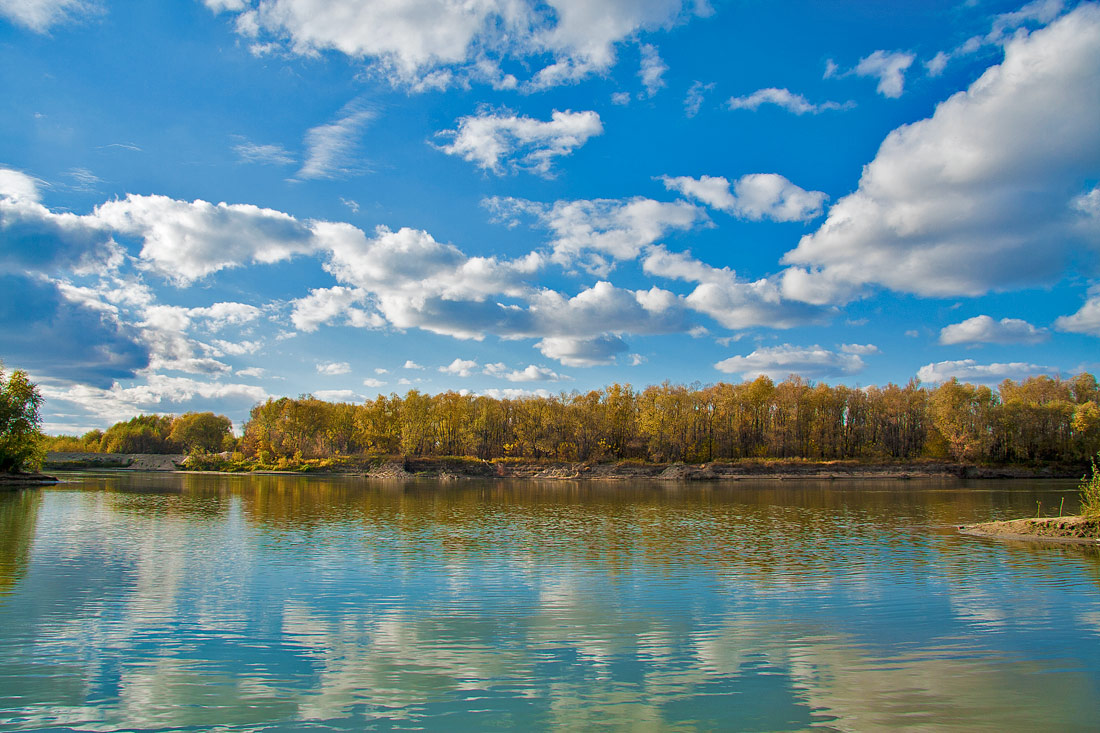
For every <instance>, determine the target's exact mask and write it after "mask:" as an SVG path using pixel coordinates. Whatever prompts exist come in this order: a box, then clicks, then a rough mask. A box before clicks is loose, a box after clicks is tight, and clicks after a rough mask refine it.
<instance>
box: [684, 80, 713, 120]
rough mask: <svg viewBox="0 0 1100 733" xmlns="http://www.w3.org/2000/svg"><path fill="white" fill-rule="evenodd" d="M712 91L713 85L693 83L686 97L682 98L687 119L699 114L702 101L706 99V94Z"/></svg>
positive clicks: (699, 82)
mask: <svg viewBox="0 0 1100 733" xmlns="http://www.w3.org/2000/svg"><path fill="white" fill-rule="evenodd" d="M712 89H714V83H713V82H712V83H710V84H704V83H703V82H701V81H693V82H692V83H691V87H690V88H689V89H688V91H687V96H686V97H684V114H685V115H687V116H688V117H694V116H695V115H697V114H699V110H700V109H702V107H703V100H704V99H705V97H706V93H707V92H709V91H711V90H712Z"/></svg>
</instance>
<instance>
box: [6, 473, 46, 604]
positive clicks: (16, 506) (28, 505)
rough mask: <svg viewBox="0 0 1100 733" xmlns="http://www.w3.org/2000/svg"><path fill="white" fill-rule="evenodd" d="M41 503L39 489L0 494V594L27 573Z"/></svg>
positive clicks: (9, 589) (8, 590) (9, 590)
mask: <svg viewBox="0 0 1100 733" xmlns="http://www.w3.org/2000/svg"><path fill="white" fill-rule="evenodd" d="M41 504H42V492H41V490H39V489H24V490H22V491H10V492H0V595H3V594H6V593H9V592H11V589H12V587H13V586H15V584H16V583H17V582H19V579H20V578H21V577H23V574H24V573H25V572H26V571H27V560H28V556H29V555H30V551H31V544H32V543H33V542H34V530H35V526H36V524H37V522H38V507H39V506H40V505H41Z"/></svg>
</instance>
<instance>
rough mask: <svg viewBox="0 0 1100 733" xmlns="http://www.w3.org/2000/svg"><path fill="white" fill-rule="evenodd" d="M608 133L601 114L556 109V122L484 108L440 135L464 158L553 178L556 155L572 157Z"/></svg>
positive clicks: (489, 168) (500, 170)
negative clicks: (586, 144) (595, 137)
mask: <svg viewBox="0 0 1100 733" xmlns="http://www.w3.org/2000/svg"><path fill="white" fill-rule="evenodd" d="M602 133H603V124H602V123H601V122H600V116H599V114H597V113H596V112H591V111H589V112H573V111H570V110H566V111H565V112H559V111H557V110H554V112H553V113H552V114H551V115H550V120H549V121H548V122H544V121H542V120H536V119H532V118H530V117H520V116H518V115H516V114H515V113H513V112H511V111H510V110H504V111H501V112H490V111H483V112H481V113H479V114H477V115H472V116H469V117H461V118H459V120H458V125H457V128H456V129H454V130H443V131H441V132H439V133H437V135H439V136H442V137H448V138H450V139H451V143H450V144H449V145H443V146H441V147H440V150H442V151H443V152H445V153H447V154H448V155H457V156H460V157H461V158H462V159H463V160H467V161H470V162H471V163H474V164H476V165H477V166H478V167H479V168H481V169H482V170H487V171H491V172H493V173H496V174H498V175H500V174H502V173H504V172H505V171H506V170H510V171H516V170H530V171H533V172H535V173H538V174H540V175H543V176H549V175H550V173H551V166H552V165H553V162H554V159H555V158H560V157H562V156H565V155H569V154H570V153H572V152H573V151H574V150H576V149H577V148H579V147H581V146H582V145H584V144H585V143H586V142H588V139H589V138H590V137H593V136H595V135H600V134H602Z"/></svg>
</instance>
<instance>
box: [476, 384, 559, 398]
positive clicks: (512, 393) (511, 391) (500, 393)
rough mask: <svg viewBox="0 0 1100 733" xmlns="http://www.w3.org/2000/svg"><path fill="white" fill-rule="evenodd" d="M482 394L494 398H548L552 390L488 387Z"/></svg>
mask: <svg viewBox="0 0 1100 733" xmlns="http://www.w3.org/2000/svg"><path fill="white" fill-rule="evenodd" d="M481 394H483V395H485V396H486V397H492V398H493V399H494V400H522V399H525V398H529V397H542V398H544V399H545V398H547V397H549V396H550V392H549V391H548V390H545V389H522V388H520V387H505V388H504V389H495V388H493V389H486V390H482V392H481Z"/></svg>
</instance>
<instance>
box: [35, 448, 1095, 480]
mask: <svg viewBox="0 0 1100 733" xmlns="http://www.w3.org/2000/svg"><path fill="white" fill-rule="evenodd" d="M187 464H188V457H187V456H184V455H151V454H111V453H83V454H81V453H62V454H49V455H48V456H47V459H46V464H45V465H46V467H47V468H50V469H54V470H89V469H90V470H117V471H124V472H145V471H150V472H188V473H197V472H201V473H217V474H255V475H265V474H267V475H270V474H282V475H313V476H325V475H334V476H358V477H365V478H390V479H392V478H401V479H410V478H432V479H443V480H461V479H494V478H499V479H550V480H569V481H576V480H583V481H628V480H632V479H650V480H658V481H738V480H746V479H771V480H779V481H782V480H799V479H818V480H839V479H844V480H850V479H880V480H881V479H886V480H899V481H900V480H909V479H935V478H955V479H1029V478H1030V479H1056V478H1064V479H1079V478H1080V477H1081V475H1082V471H1083V470H1085V468H1084V467H1080V466H1066V465H1056V466H1038V467H1032V466H1018V465H1004V466H982V465H973V464H960V463H951V462H946V461H904V462H896V463H895V462H866V463H863V462H859V461H798V460H754V459H746V460H741V461H714V462H709V463H679V462H677V463H643V462H640V461H612V462H605V463H596V462H587V463H586V462H567V461H540V460H495V461H484V460H479V459H476V458H401V457H375V458H373V459H367V458H363V459H361V460H359V461H354V459H353V460H351V461H347V462H345V463H343V464H336V465H327V466H325V465H305V466H301V467H289V466H288V467H287V468H284V469H278V468H254V469H252V470H237V471H232V470H230V471H219V470H201V469H200V470H196V469H190V468H188V465H187Z"/></svg>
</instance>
